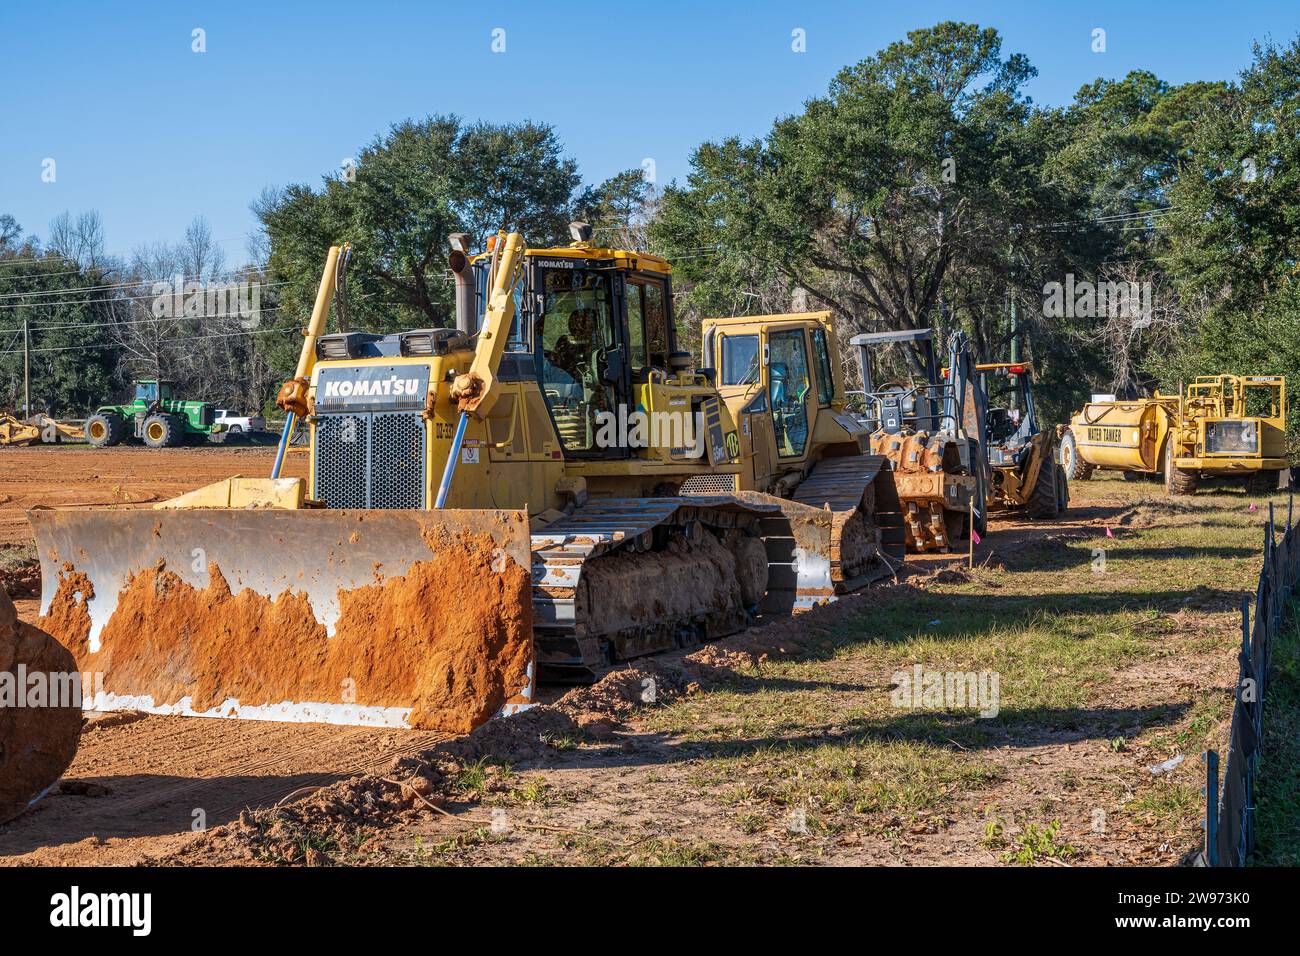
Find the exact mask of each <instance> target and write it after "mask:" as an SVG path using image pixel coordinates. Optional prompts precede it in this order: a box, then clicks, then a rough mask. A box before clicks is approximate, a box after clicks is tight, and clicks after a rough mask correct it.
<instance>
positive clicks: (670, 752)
mask: <svg viewBox="0 0 1300 956" xmlns="http://www.w3.org/2000/svg"><path fill="white" fill-rule="evenodd" d="M1188 707H1189V705H1188V704H1182V703H1179V704H1157V705H1153V706H1151V707H1122V708H1104V707H1069V708H1050V707H1029V708H1004V709H1003V710H1001V711H1000V712H999V713H998V715H997V716H996V717H991V718H984V717H980V716H979V715H978V714H977V713H976V712H974V711H963V712H956V713H954V712H947V711H930V710H925V711H919V710H914V711H902V710H900V711H899V712H897V713H896V714H894V715H891V716H889V717H886V718H866V717H864V718H858V719H855V720H851V721H848V722H847V723H844V722H841V723H839V724H837V725H836V726H834V727H831V728H819V729H815V730H811V731H809V730H808V729H807V728H806V727H803V725H799V724H792V725H791V728H792V730H797V731H798V732H792V733H790V734H782V733H771V734H767V735H765V736H760V737H745V738H740V739H736V738H729V739H724V740H708V739H682V738H681V737H680V735H679V734H678V733H677V732H674V731H652V732H650V733H643V734H638V735H637V744H636V747H635V749H626V750H621V751H610V750H600V751H587V752H584V753H582V754H579V755H574V756H573V757H571V758H570V760H569V761H566V762H568V763H570V765H572V764H581V765H583V766H589V767H600V766H641V765H655V764H667V763H674V762H678V761H686V760H699V759H728V758H736V757H747V756H754V755H757V754H763V753H770V752H772V751H780V752H783V753H787V754H790V753H793V754H797V753H800V752H806V751H813V750H819V749H823V748H827V747H830V748H837V747H846V748H847V747H855V746H862V745H864V744H872V743H884V744H888V743H906V744H926V745H929V746H932V747H935V748H938V749H940V750H945V751H949V752H952V753H954V754H957V753H963V752H971V751H986V750H993V749H1000V748H1003V747H1009V748H1012V749H1021V748H1032V747H1042V746H1059V745H1062V744H1075V743H1081V742H1083V741H1087V740H1107V741H1110V740H1117V739H1120V738H1124V737H1129V736H1136V735H1137V734H1139V733H1140V732H1142V731H1143V730H1146V729H1148V728H1151V727H1161V726H1171V725H1174V724H1176V723H1177V722H1178V721H1179V720H1180V719H1182V717H1183V715H1184V714H1185V713H1186V711H1187V709H1188ZM721 730H722V729H721V728H720V732H721Z"/></svg>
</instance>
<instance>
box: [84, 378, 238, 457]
mask: <svg viewBox="0 0 1300 956" xmlns="http://www.w3.org/2000/svg"><path fill="white" fill-rule="evenodd" d="M175 386H176V383H175V382H168V381H162V380H159V379H145V380H143V381H139V382H136V383H135V400H134V401H132V402H131V404H129V405H102V406H100V407H99V408H97V409H95V414H93V415H91V416H90V417H89V418H88V419H86V439H87V440H88V441H89V442H90V444H92V445H93V446H95V447H96V448H107V447H109V446H110V445H117V444H120V443H121V442H122V440H123V439H127V438H130V439H134V440H138V441H142V442H144V443H145V444H146V445H148V446H149V447H150V448H173V447H175V446H176V445H181V444H184V442H185V441H186V440H187V439H194V438H203V439H206V438H207V437H208V436H209V435H211V434H212V433H213V432H214V431H215V430H216V429H217V428H218V427H219V426H216V425H214V423H213V417H214V414H215V409H214V407H213V406H212V405H210V404H208V403H207V402H191V401H186V400H184V399H178V398H176V395H175V391H176V389H175Z"/></svg>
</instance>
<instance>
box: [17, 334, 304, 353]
mask: <svg viewBox="0 0 1300 956" xmlns="http://www.w3.org/2000/svg"><path fill="white" fill-rule="evenodd" d="M291 331H292V330H291V329H246V330H244V331H241V332H214V333H210V334H208V335H187V336H185V337H183V338H175V339H164V340H162V341H161V342H159V343H158V347H159V348H161V347H163V346H166V345H185V344H188V343H190V342H196V341H200V340H202V339H230V338H236V337H238V336H241V335H266V334H267V333H269V332H281V333H288V332H291ZM114 348H120V346H119V345H117V344H116V343H113V342H105V343H103V344H99V345H61V346H56V347H45V348H39V349H32V350H31V351H32V352H78V351H88V350H93V349H114ZM22 353H23V350H22V349H12V350H10V351H7V352H0V355H21V354H22Z"/></svg>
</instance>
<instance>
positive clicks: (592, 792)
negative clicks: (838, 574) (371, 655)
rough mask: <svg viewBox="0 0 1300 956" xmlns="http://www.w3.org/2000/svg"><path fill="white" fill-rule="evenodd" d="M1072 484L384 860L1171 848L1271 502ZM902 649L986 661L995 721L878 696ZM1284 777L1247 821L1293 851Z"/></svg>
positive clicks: (1213, 743)
mask: <svg viewBox="0 0 1300 956" xmlns="http://www.w3.org/2000/svg"><path fill="white" fill-rule="evenodd" d="M1072 495H1073V501H1072V510H1071V513H1070V515H1069V516H1068V517H1067V518H1066V519H1065V520H1063V521H1060V522H1056V523H1028V522H1023V521H1018V520H1014V519H1009V520H1001V521H996V522H995V523H994V526H993V528H992V529H991V531H990V534H989V535H988V536H987V537H986V539H985V540H984V542H983V543H982V544H981V545H980V546H979V547H978V548H977V549H976V564H977V567H976V569H975V570H974V571H970V572H968V571H966V570H964V564H963V562H961V561H958V560H957V559H956V556H944V557H943V558H941V559H938V560H931V561H928V562H915V563H914V566H913V570H912V571H911V572H909V575H908V576H907V577H905V578H904V580H902V581H901V582H900V583H898V584H896V585H892V586H888V587H885V588H879V589H875V590H873V591H871V592H869V593H867V594H864V595H861V596H859V597H856V598H854V599H851V600H845V601H841V602H839V603H838V604H836V605H833V606H831V607H828V608H824V609H819V610H817V611H814V612H812V613H809V614H806V615H803V616H801V617H800V618H798V619H797V620H796V622H795V623H793V624H786V625H778V626H784V627H797V628H799V629H800V630H801V631H802V632H803V633H804V635H805V636H806V635H808V634H812V635H814V636H815V640H814V641H813V643H812V644H811V645H809V646H808V647H807V648H806V649H805V650H804V651H803V652H802V653H801V654H799V655H798V656H795V657H789V658H782V657H781V656H780V655H773V656H771V657H770V658H765V659H762V660H758V661H755V662H754V663H752V664H751V665H750V666H748V667H743V668H741V669H740V670H738V671H737V672H736V673H734V674H733V675H732V677H731V679H730V680H728V681H726V682H724V683H723V684H722V685H721V686H713V687H710V688H709V689H707V690H702V691H701V692H699V693H694V694H689V695H687V696H685V697H682V698H679V699H677V700H675V701H672V702H670V703H668V704H666V705H663V706H657V707H649V708H647V709H644V710H642V711H640V712H639V714H638V715H637V716H635V717H634V718H633V719H631V720H630V721H628V722H627V723H626V724H625V725H624V726H622V727H620V728H618V732H617V733H616V734H615V735H613V739H607V740H602V741H590V740H588V741H577V742H574V741H565V742H564V743H563V745H562V746H556V747H555V748H554V749H553V753H552V754H551V755H550V756H548V758H547V759H546V760H544V761H542V762H541V763H538V764H534V765H528V766H521V767H505V768H498V769H497V771H496V778H497V779H498V780H499V781H501V782H500V783H499V785H497V786H496V787H494V788H492V789H491V791H490V792H486V793H484V794H483V795H482V799H483V801H484V802H485V803H487V804H488V805H489V806H491V807H493V808H494V809H495V810H497V811H498V815H497V817H496V818H495V819H497V820H498V822H499V821H501V820H509V821H513V825H511V826H510V827H509V828H507V827H505V826H496V827H494V828H488V827H485V826H483V825H482V824H481V823H480V824H479V825H477V826H469V827H467V826H466V825H465V824H464V823H463V822H461V821H457V820H456V819H455V818H438V819H436V820H434V821H431V822H430V823H429V824H428V825H421V826H420V827H416V828H415V829H414V830H411V831H403V832H401V833H398V834H393V835H392V836H391V837H389V838H387V839H385V840H384V841H382V842H383V850H382V853H381V856H383V857H385V858H392V857H394V856H396V857H399V858H407V859H414V860H418V861H420V862H429V863H454V862H462V863H464V862H476V861H488V860H492V861H498V862H521V863H528V862H533V863H558V862H572V863H628V864H645V863H649V864H654V863H664V864H668V863H673V864H683V863H688V864H689V863H698V864H704V863H808V862H817V861H825V862H832V863H867V862H880V863H970V864H1005V865H1018V864H1047V865H1054V864H1055V865H1060V864H1065V865H1080V864H1083V865H1087V864H1156V865H1161V864H1164V865H1168V864H1176V863H1178V862H1179V861H1180V860H1183V859H1185V858H1186V857H1187V855H1188V854H1189V853H1190V852H1192V851H1194V850H1195V849H1196V848H1197V847H1198V846H1199V844H1200V841H1201V839H1202V834H1201V829H1200V820H1201V814H1202V812H1203V807H1202V804H1203V797H1202V796H1201V787H1202V785H1203V774H1204V765H1203V762H1202V759H1201V753H1202V752H1203V751H1204V750H1205V749H1207V748H1209V747H1214V748H1217V749H1220V750H1223V749H1224V748H1225V746H1226V738H1227V726H1228V720H1229V717H1230V713H1231V704H1232V688H1233V685H1234V683H1235V680H1236V661H1235V654H1236V649H1237V641H1238V634H1239V631H1238V627H1239V624H1238V620H1239V618H1238V613H1239V612H1238V606H1239V602H1240V596H1241V594H1243V593H1245V592H1248V591H1252V590H1253V587H1254V584H1255V581H1256V578H1257V575H1258V573H1259V565H1260V555H1261V545H1262V540H1263V539H1262V535H1263V523H1264V521H1265V519H1266V517H1267V500H1266V499H1256V498H1249V497H1247V496H1246V495H1245V493H1244V492H1243V491H1241V490H1239V489H1237V488H1222V489H1211V490H1207V491H1206V492H1203V493H1201V494H1199V495H1197V496H1196V497H1194V498H1180V499H1169V498H1167V497H1165V495H1164V493H1163V489H1162V488H1161V487H1160V486H1159V485H1156V484H1151V483H1146V482H1124V481H1120V480H1114V479H1105V478H1102V479H1094V480H1092V481H1088V482H1081V483H1076V484H1075V485H1073V486H1072ZM1274 501H1275V502H1276V503H1277V504H1278V505H1279V506H1280V507H1282V508H1283V509H1285V506H1286V505H1285V501H1286V498H1285V495H1281V494H1279V495H1277V496H1275V498H1274ZM1252 505H1254V507H1255V510H1253V511H1252V510H1251V506H1252ZM1107 529H1109V535H1108V534H1107ZM1278 658H1279V663H1280V664H1283V663H1285V666H1286V667H1289V668H1290V678H1289V680H1279V681H1278V683H1277V684H1276V685H1275V687H1276V688H1277V692H1278V696H1279V697H1281V696H1282V695H1283V694H1290V695H1291V698H1292V702H1293V704H1294V700H1295V698H1296V696H1297V695H1298V694H1300V691H1298V690H1297V683H1296V675H1297V652H1296V647H1295V642H1292V644H1291V645H1290V649H1289V651H1288V652H1287V653H1285V654H1284V653H1283V652H1281V651H1279V653H1278ZM917 665H920V667H921V668H922V672H923V676H929V675H932V674H941V675H947V676H949V679H952V675H953V674H961V675H975V679H976V680H977V681H978V680H980V679H982V680H983V681H984V687H985V689H986V690H990V689H991V680H992V677H993V676H994V675H996V679H997V700H996V708H995V709H996V715H987V714H986V715H981V714H980V713H978V712H977V710H978V709H979V708H978V705H977V707H975V708H972V707H966V706H951V704H952V698H951V697H949V698H945V699H942V700H940V699H938V698H937V697H936V698H934V699H929V698H925V697H924V696H923V695H921V694H917V695H915V696H914V697H913V696H907V697H906V699H900V693H899V681H900V678H904V677H906V678H910V677H911V676H912V675H913V671H912V669H913V668H914V667H916V666H917ZM971 686H973V685H971ZM936 693H937V691H936ZM1269 703H1270V704H1274V703H1276V702H1274V701H1270V702H1269ZM900 704H901V705H902V706H900ZM911 704H921V705H922V706H919V707H918V706H910V705H911ZM983 709H984V710H985V711H986V712H987V711H990V710H993V709H994V708H989V707H984V708H983ZM1284 710H1285V708H1283V707H1281V706H1278V707H1274V709H1273V712H1274V714H1275V715H1276V723H1275V724H1274V733H1275V735H1278V736H1281V737H1284V738H1286V740H1287V741H1288V743H1289V745H1290V747H1291V748H1292V752H1291V754H1290V766H1291V767H1292V768H1294V767H1295V766H1297V762H1296V761H1295V760H1294V756H1295V753H1294V748H1295V744H1294V741H1295V740H1296V737H1297V735H1296V733H1295V730H1296V724H1295V716H1294V714H1295V711H1296V708H1295V707H1294V706H1292V707H1291V708H1290V716H1289V717H1284V716H1283V711H1284ZM1285 720H1289V721H1290V723H1285V722H1284V721H1285ZM1162 764H1165V765H1166V767H1165V768H1161V766H1160V765H1162ZM1151 768H1158V769H1157V771H1155V772H1153V770H1152V769H1151ZM1285 782H1286V784H1287V786H1289V787H1290V789H1289V791H1287V792H1286V794H1285V796H1283V795H1281V794H1280V793H1278V794H1277V795H1276V796H1274V797H1273V798H1272V799H1273V800H1274V801H1275V805H1276V806H1279V807H1282V808H1283V809H1288V810H1289V811H1290V814H1289V819H1288V822H1287V823H1285V824H1277V825H1272V824H1270V825H1269V827H1268V828H1267V829H1265V828H1264V827H1261V831H1262V833H1264V832H1266V833H1267V842H1268V843H1269V847H1270V849H1269V852H1270V854H1273V856H1274V858H1275V859H1277V860H1279V861H1280V860H1290V861H1292V862H1294V860H1295V852H1296V850H1295V848H1296V846H1297V841H1296V833H1295V823H1294V819H1295V813H1294V810H1295V799H1296V798H1295V793H1296V788H1295V786H1294V783H1295V780H1294V777H1293V776H1292V777H1288V778H1286V781H1285ZM1277 789H1278V788H1275V793H1277ZM480 819H481V818H480ZM1261 842H1264V837H1263V836H1261ZM1288 854H1289V856H1288Z"/></svg>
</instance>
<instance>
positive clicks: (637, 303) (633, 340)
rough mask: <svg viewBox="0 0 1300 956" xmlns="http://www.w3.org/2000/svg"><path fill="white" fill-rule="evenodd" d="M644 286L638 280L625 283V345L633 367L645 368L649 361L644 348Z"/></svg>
mask: <svg viewBox="0 0 1300 956" xmlns="http://www.w3.org/2000/svg"><path fill="white" fill-rule="evenodd" d="M644 293H645V287H644V286H643V285H641V283H639V282H629V283H628V284H627V345H628V355H629V360H630V361H631V363H632V367H633V368H645V367H646V366H647V365H648V364H649V361H648V360H647V357H646V349H645V308H644V306H643V304H642V300H643V298H644Z"/></svg>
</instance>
